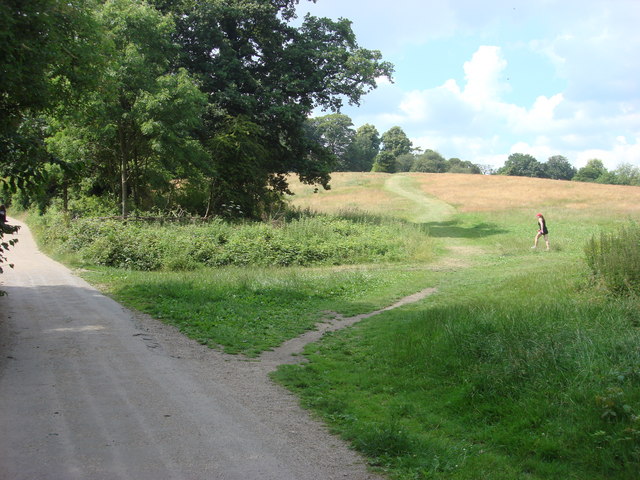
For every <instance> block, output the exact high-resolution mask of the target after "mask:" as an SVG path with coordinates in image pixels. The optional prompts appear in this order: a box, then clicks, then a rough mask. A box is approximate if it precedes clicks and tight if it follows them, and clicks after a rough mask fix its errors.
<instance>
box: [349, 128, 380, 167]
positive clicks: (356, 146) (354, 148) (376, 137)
mask: <svg viewBox="0 0 640 480" xmlns="http://www.w3.org/2000/svg"><path fill="white" fill-rule="evenodd" d="M380 142H381V140H380V134H379V133H378V130H377V129H376V127H374V126H373V125H371V124H369V123H366V124H364V125H362V126H361V127H359V128H358V129H357V130H356V134H355V137H354V139H353V143H352V144H351V148H350V149H349V152H348V158H349V162H348V165H349V170H350V171H354V172H368V171H370V170H371V167H372V166H373V161H374V159H375V158H376V155H377V154H378V152H379V151H380Z"/></svg>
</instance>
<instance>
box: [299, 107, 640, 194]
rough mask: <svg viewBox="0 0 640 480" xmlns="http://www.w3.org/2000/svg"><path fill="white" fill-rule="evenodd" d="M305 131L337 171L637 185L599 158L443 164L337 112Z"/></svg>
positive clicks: (632, 173) (627, 172) (639, 181)
mask: <svg viewBox="0 0 640 480" xmlns="http://www.w3.org/2000/svg"><path fill="white" fill-rule="evenodd" d="M307 129H308V130H309V131H310V135H312V136H313V137H314V138H315V139H316V141H317V142H318V143H320V144H321V145H323V146H324V147H325V148H327V149H328V150H329V151H330V152H331V153H332V154H333V155H334V156H335V157H336V171H360V172H369V171H372V172H387V173H395V172H424V173H471V174H495V175H512V176H519V177H538V178H551V179H554V180H574V181H579V182H595V183H608V184H616V185H640V168H638V167H635V166H633V165H630V164H625V163H622V164H620V165H619V166H618V167H617V168H616V169H615V170H612V171H609V170H607V168H606V167H605V166H604V164H603V162H602V160H599V159H591V160H589V161H588V162H587V164H586V165H585V166H584V167H582V168H580V169H577V168H575V167H574V166H573V165H572V164H571V163H570V162H569V160H568V159H567V158H566V157H564V156H562V155H554V156H551V157H549V159H548V160H547V161H546V162H539V161H538V160H537V159H536V158H535V157H533V156H532V155H529V154H524V153H513V154H511V155H509V157H508V159H507V160H506V161H505V163H504V165H503V166H502V167H500V168H498V169H494V168H492V167H491V166H489V165H478V164H474V163H472V162H470V161H468V160H461V159H459V158H449V159H445V157H443V156H442V155H441V154H440V153H439V152H437V151H435V150H431V149H427V150H424V151H421V150H420V149H418V148H415V147H414V146H413V144H412V142H411V140H410V139H409V138H408V137H407V135H406V134H405V132H404V131H403V130H402V128H401V127H399V126H394V127H392V128H390V129H389V130H388V131H386V132H384V133H383V134H382V135H380V134H379V132H378V130H377V129H376V127H375V126H373V125H370V124H365V125H362V126H361V127H359V128H358V129H354V127H353V122H352V120H351V118H349V117H348V116H347V115H344V114H340V113H334V114H330V115H324V116H320V117H315V118H312V119H309V120H307Z"/></svg>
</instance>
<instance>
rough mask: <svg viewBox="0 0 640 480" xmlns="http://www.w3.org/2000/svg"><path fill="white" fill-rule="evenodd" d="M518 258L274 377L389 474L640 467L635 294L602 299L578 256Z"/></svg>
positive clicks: (627, 472)
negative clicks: (572, 260)
mask: <svg viewBox="0 0 640 480" xmlns="http://www.w3.org/2000/svg"><path fill="white" fill-rule="evenodd" d="M510 262H511V265H503V266H504V267H506V268H503V269H502V270H500V271H497V272H496V271H495V265H483V266H480V267H474V268H470V269H467V270H465V272H464V273H461V272H454V273H451V274H449V275H448V278H446V279H444V282H442V283H441V284H440V291H439V292H438V293H437V294H436V295H435V296H433V297H430V298H429V299H427V300H426V301H425V302H424V303H423V304H421V305H412V306H408V307H406V308H404V309H402V310H401V311H400V310H396V311H391V312H388V313H385V314H383V315H380V316H377V317H372V318H371V319H369V320H367V321H365V322H361V323H360V324H359V325H357V326H356V327H355V328H352V329H350V330H348V331H343V332H338V333H335V334H333V335H331V336H328V337H326V338H325V339H324V340H323V341H322V342H321V343H319V344H316V345H312V346H309V347H308V348H307V351H306V352H305V354H306V355H307V356H308V358H309V360H310V362H309V363H307V364H303V365H298V366H283V367H281V368H280V369H279V371H278V372H277V373H276V374H275V375H274V378H276V379H277V380H278V381H280V382H282V383H283V384H285V385H287V386H288V387H289V388H291V389H292V390H294V391H295V392H296V393H297V394H298V395H300V396H301V398H302V401H303V403H304V405H305V406H307V407H309V408H312V409H313V410H315V411H317V412H318V413H319V414H320V415H321V416H322V417H323V418H324V419H325V420H326V421H327V422H328V423H329V424H330V425H331V427H332V428H333V429H334V431H336V432H339V433H340V434H342V435H343V436H344V437H345V438H347V439H349V440H350V441H351V442H352V443H353V444H354V446H355V447H356V448H358V449H359V450H361V451H362V452H364V453H365V454H366V455H367V456H369V457H371V458H372V463H373V464H374V465H377V466H379V467H381V468H383V469H384V470H386V471H387V472H388V473H389V474H390V476H391V477H392V478H402V479H404V478H407V479H408V478H438V479H440V478H441V479H476V478H488V479H498V478H505V479H519V478H522V479H524V478H527V479H567V478H581V479H582V478H589V479H610V478H621V479H622V478H624V479H632V478H637V473H638V471H639V470H638V469H639V468H640V422H639V421H638V419H637V417H636V415H638V414H640V388H639V387H640V350H639V349H638V345H640V331H639V330H638V327H640V314H639V313H638V310H637V305H635V304H633V303H631V302H621V301H617V302H612V301H611V300H610V299H608V298H607V297H604V296H603V297H599V298H594V297H593V296H592V295H591V292H590V291H588V289H587V288H586V284H585V283H584V282H583V280H582V278H583V275H584V273H585V270H584V268H583V267H582V266H578V265H574V266H573V267H569V266H568V265H564V267H565V268H566V271H565V272H564V274H563V275H545V274H544V271H545V267H546V266H548V265H553V266H555V267H558V266H560V265H562V264H563V262H562V261H560V260H557V259H551V262H549V263H548V264H544V263H541V264H540V265H537V264H532V265H528V266H526V265H521V267H522V268H521V269H517V268H515V267H516V264H517V262H514V261H513V260H511V261H510ZM621 372H622V373H621ZM481 472H485V473H484V474H481Z"/></svg>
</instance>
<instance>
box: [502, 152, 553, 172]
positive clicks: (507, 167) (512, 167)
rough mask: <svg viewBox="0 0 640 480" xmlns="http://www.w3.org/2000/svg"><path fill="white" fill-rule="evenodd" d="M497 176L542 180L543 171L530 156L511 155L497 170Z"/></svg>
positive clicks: (538, 163) (540, 165)
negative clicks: (539, 178) (538, 178)
mask: <svg viewBox="0 0 640 480" xmlns="http://www.w3.org/2000/svg"><path fill="white" fill-rule="evenodd" d="M498 175H512V176H517V177H541V178H544V177H545V171H544V167H543V165H542V164H541V163H540V162H538V160H536V159H535V158H534V157H532V156H531V155H528V154H524V153H512V154H511V155H509V158H508V159H507V161H506V162H505V164H504V166H503V167H502V168H500V169H498Z"/></svg>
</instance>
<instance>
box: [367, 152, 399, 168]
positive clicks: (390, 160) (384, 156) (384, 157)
mask: <svg viewBox="0 0 640 480" xmlns="http://www.w3.org/2000/svg"><path fill="white" fill-rule="evenodd" d="M371 171H372V172H383V173H394V172H395V171H396V160H395V157H394V156H393V153H391V152H388V151H385V150H383V151H381V152H380V153H378V155H376V158H375V161H374V162H373V166H372V167H371Z"/></svg>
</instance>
